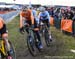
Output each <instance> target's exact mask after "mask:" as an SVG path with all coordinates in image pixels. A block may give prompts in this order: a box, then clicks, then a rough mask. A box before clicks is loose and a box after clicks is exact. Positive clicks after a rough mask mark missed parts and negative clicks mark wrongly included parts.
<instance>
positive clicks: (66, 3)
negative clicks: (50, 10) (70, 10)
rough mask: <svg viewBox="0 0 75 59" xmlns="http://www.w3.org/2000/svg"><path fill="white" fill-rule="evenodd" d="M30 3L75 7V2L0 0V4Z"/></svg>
mask: <svg viewBox="0 0 75 59" xmlns="http://www.w3.org/2000/svg"><path fill="white" fill-rule="evenodd" d="M30 1H31V4H41V5H62V6H75V0H15V1H14V0H0V2H7V3H17V4H29V2H30Z"/></svg>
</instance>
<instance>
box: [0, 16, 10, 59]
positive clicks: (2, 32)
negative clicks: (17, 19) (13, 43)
mask: <svg viewBox="0 0 75 59" xmlns="http://www.w3.org/2000/svg"><path fill="white" fill-rule="evenodd" d="M0 37H1V38H2V39H3V40H4V41H5V45H6V48H7V51H8V55H9V57H8V58H9V59H11V50H10V44H9V42H8V32H7V28H6V24H5V23H4V21H3V19H2V18H1V17H0Z"/></svg>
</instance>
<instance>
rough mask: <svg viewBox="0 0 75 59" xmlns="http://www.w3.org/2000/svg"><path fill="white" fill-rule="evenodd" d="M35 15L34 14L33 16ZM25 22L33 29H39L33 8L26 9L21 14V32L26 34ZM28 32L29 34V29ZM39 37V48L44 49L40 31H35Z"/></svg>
mask: <svg viewBox="0 0 75 59" xmlns="http://www.w3.org/2000/svg"><path fill="white" fill-rule="evenodd" d="M33 13H34V14H33ZM23 22H25V23H27V24H29V26H31V27H32V28H33V29H36V28H38V27H39V26H38V22H37V20H36V11H34V12H33V8H32V7H24V8H23V10H22V11H21V13H20V32H21V33H24V24H23ZM26 32H27V33H29V31H28V29H26ZM34 32H35V33H36V35H37V38H38V40H39V42H40V43H39V44H38V48H39V49H42V48H43V47H42V43H41V39H40V34H39V28H38V30H37V31H36V30H35V31H34Z"/></svg>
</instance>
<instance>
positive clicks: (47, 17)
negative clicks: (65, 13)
mask: <svg viewBox="0 0 75 59" xmlns="http://www.w3.org/2000/svg"><path fill="white" fill-rule="evenodd" d="M46 14H47V16H48V17H47V18H48V20H49V22H50V15H49V13H48V11H46Z"/></svg>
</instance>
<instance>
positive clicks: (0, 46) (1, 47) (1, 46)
mask: <svg viewBox="0 0 75 59" xmlns="http://www.w3.org/2000/svg"><path fill="white" fill-rule="evenodd" d="M0 52H2V53H3V55H4V56H6V55H7V54H6V52H5V45H4V41H3V40H2V39H1V40H0Z"/></svg>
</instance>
